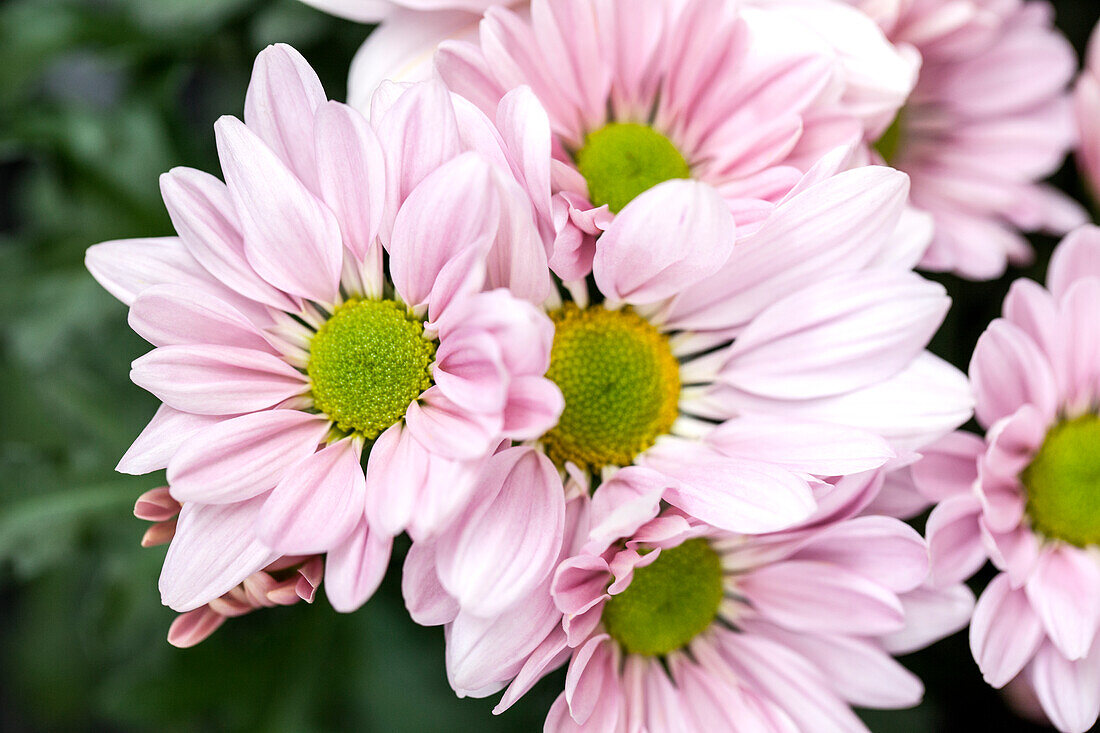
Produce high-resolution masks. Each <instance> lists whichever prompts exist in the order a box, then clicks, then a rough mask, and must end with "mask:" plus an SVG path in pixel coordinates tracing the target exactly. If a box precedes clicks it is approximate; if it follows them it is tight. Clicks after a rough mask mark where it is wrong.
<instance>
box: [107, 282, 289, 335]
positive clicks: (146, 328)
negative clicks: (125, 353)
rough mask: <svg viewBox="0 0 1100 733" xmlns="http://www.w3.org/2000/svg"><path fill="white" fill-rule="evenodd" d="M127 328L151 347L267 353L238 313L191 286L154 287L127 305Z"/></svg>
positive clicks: (255, 331)
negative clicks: (191, 346) (196, 346)
mask: <svg viewBox="0 0 1100 733" xmlns="http://www.w3.org/2000/svg"><path fill="white" fill-rule="evenodd" d="M129 323H130V327H131V328H133V329H134V331H136V332H137V333H138V335H139V336H141V337H142V338H144V339H145V340H146V341H148V342H149V343H151V344H153V345H154V346H171V345H189V344H213V345H220V346H235V347H238V348H242V349H253V350H256V351H270V346H269V345H268V342H267V340H266V339H265V338H264V337H263V336H262V335H261V334H260V332H259V331H258V330H257V329H256V327H255V326H254V325H253V324H252V322H251V321H249V319H248V318H246V317H245V316H244V315H243V314H241V312H240V311H238V310H237V309H236V308H234V307H233V306H232V305H230V304H228V303H226V302H225V301H223V300H220V299H219V298H217V297H216V296H215V295H213V294H210V293H208V292H204V291H202V290H200V289H198V288H195V287H194V286H191V287H188V286H185V285H154V286H153V287H151V288H147V289H146V290H144V291H142V292H141V294H139V295H138V297H137V298H135V299H134V302H133V305H131V306H130V317H129Z"/></svg>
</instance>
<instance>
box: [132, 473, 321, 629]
mask: <svg viewBox="0 0 1100 733" xmlns="http://www.w3.org/2000/svg"><path fill="white" fill-rule="evenodd" d="M181 508H182V507H181V506H180V503H179V502H178V501H176V500H175V499H173V498H172V495H171V493H170V492H169V491H168V487H163V488H159V489H151V490H149V491H146V492H145V493H144V494H142V495H141V496H140V497H138V500H137V503H136V504H135V506H134V515H135V516H136V517H137V518H138V519H144V520H147V521H150V522H153V524H152V525H151V526H150V527H149V529H148V530H147V531H146V532H145V536H143V537H142V538H141V546H142V547H155V546H156V545H163V544H165V543H167V542H171V541H172V538H173V537H174V536H175V534H176V517H177V515H178V514H179V512H180V509H181ZM324 568H325V566H324V561H323V560H322V559H321V557H320V556H319V555H312V556H304V557H301V556H299V557H294V556H289V557H280V558H279V559H277V560H275V561H274V562H272V563H271V564H270V565H268V566H267V567H265V568H264V569H262V570H259V571H257V572H255V573H252V575H250V576H248V577H247V578H245V579H244V580H243V581H242V582H241V583H240V584H239V585H237V586H236V587H235V588H232V589H230V590H229V592H227V593H224V594H222V596H221V597H220V598H215V599H214V600H212V601H210V602H209V603H207V604H206V605H204V606H200V607H199V608H196V609H194V610H192V611H187V612H186V613H182V614H180V615H179V616H177V617H176V620H175V621H173V622H172V626H171V628H169V629H168V643H170V644H172V645H173V646H178V647H180V648H186V647H190V646H194V645H196V644H198V643H199V642H201V641H203V640H205V639H206V638H207V637H209V636H210V635H211V634H213V633H214V632H215V631H217V630H218V628H219V627H220V626H221V625H222V624H223V623H225V621H226V619H230V618H236V617H237V616H243V615H244V614H246V613H249V612H251V611H255V610H258V609H260V608H271V607H273V606H291V605H294V604H295V603H297V602H298V601H305V602H306V603H313V598H314V596H315V595H316V593H317V586H319V585H320V584H321V578H322V576H323V575H324Z"/></svg>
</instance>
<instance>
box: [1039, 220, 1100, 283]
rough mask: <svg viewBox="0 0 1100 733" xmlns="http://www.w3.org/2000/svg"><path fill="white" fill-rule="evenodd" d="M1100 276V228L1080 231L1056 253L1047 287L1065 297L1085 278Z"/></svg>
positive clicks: (1053, 256) (1093, 227) (1066, 240)
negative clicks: (1074, 285) (1071, 288)
mask: <svg viewBox="0 0 1100 733" xmlns="http://www.w3.org/2000/svg"><path fill="white" fill-rule="evenodd" d="M1098 277H1100V227H1096V226H1083V227H1081V228H1080V229H1077V230H1076V231H1074V232H1073V233H1072V234H1070V235H1069V236H1068V237H1066V238H1065V240H1064V241H1063V242H1062V243H1061V244H1059V245H1058V247H1057V248H1056V249H1055V250H1054V254H1053V255H1052V256H1051V258H1050V269H1049V272H1048V273H1047V287H1049V288H1050V292H1051V293H1053V294H1054V297H1055V298H1059V299H1060V298H1061V297H1062V296H1063V295H1065V293H1066V292H1068V291H1069V288H1070V286H1071V285H1073V283H1075V282H1077V281H1078V280H1080V279H1082V278H1098Z"/></svg>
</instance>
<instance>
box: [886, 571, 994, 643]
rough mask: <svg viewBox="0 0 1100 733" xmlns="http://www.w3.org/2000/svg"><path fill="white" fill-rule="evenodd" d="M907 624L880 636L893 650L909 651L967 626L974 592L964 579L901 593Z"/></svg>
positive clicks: (972, 607)
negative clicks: (953, 583) (959, 581)
mask: <svg viewBox="0 0 1100 733" xmlns="http://www.w3.org/2000/svg"><path fill="white" fill-rule="evenodd" d="M899 599H900V600H901V605H902V607H903V608H904V609H905V628H903V629H902V630H901V631H895V632H894V633H892V634H886V635H884V636H881V637H879V641H880V642H882V645H883V647H884V648H885V649H886V650H887V651H888V652H890V653H891V654H909V653H910V652H915V651H917V650H918V649H923V648H924V647H926V646H928V645H929V644H932V643H933V642H936V641H939V640H940V639H943V638H945V637H947V636H950V635H951V634H954V633H955V632H956V631H959V630H960V629H964V628H966V625H967V623H969V621H970V615H971V613H973V611H974V594H973V593H972V592H971V591H970V589H969V588H967V587H966V586H965V585H963V584H962V583H960V584H958V585H953V586H949V587H946V588H933V587H932V586H930V585H928V584H925V585H924V586H922V587H920V588H917V589H915V590H911V591H909V592H908V593H903V594H902V595H901V596H899Z"/></svg>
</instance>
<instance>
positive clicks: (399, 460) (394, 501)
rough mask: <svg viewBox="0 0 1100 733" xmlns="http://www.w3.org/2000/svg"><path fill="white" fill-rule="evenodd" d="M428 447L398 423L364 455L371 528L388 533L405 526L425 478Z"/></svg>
mask: <svg viewBox="0 0 1100 733" xmlns="http://www.w3.org/2000/svg"><path fill="white" fill-rule="evenodd" d="M429 455H430V454H429V452H428V449H427V448H425V447H424V446H423V445H421V444H420V442H419V441H417V440H416V438H414V437H413V436H412V433H411V432H410V431H409V430H406V429H405V427H404V426H403V425H402V424H401V423H398V424H396V425H393V426H391V427H389V428H388V429H387V430H386V431H385V432H383V433H382V434H381V435H380V436H378V439H377V440H375V441H374V445H373V446H372V447H371V452H370V456H369V457H368V458H367V493H366V516H367V523H368V524H369V525H370V527H371V530H372V531H374V532H379V533H382V534H387V535H389V536H390V537H392V536H394V535H396V534H399V533H400V532H401V531H402V530H404V529H405V527H406V526H408V524H409V521H410V520H411V518H412V516H413V511H414V509H415V507H416V506H417V504H418V503H419V501H420V496H421V494H422V493H423V490H424V484H425V482H426V481H427V480H428V463H429Z"/></svg>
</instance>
